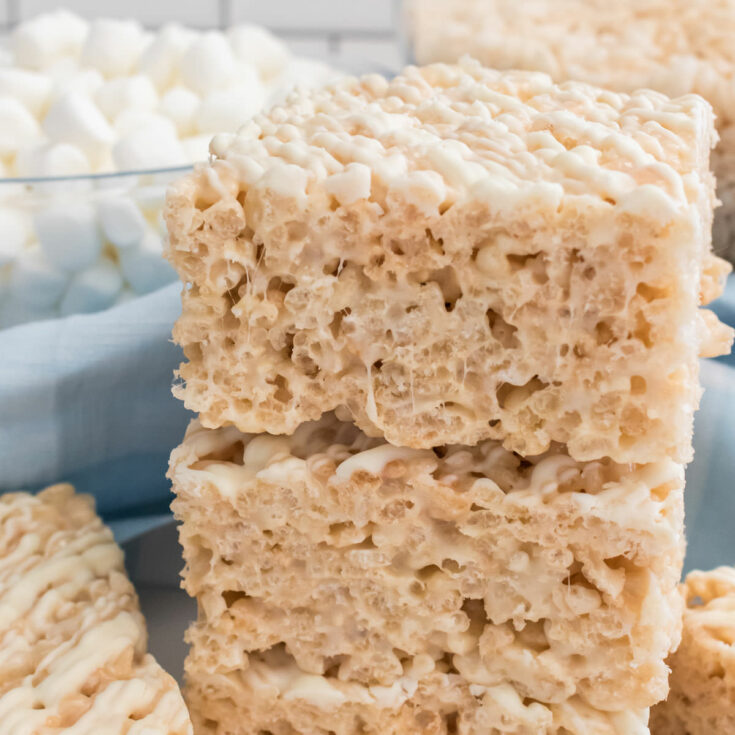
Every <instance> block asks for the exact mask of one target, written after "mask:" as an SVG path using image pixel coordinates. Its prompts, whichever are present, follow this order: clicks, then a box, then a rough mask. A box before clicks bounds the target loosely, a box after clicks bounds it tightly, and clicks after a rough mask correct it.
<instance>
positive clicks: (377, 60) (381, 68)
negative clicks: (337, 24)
mask: <svg viewBox="0 0 735 735" xmlns="http://www.w3.org/2000/svg"><path fill="white" fill-rule="evenodd" d="M338 59H339V60H341V61H342V63H343V66H344V67H345V68H347V69H348V70H349V71H352V72H354V73H357V74H360V73H367V72H370V71H376V72H380V73H381V74H392V73H395V72H397V71H400V69H401V68H402V67H403V66H405V63H406V60H405V58H404V55H403V52H402V50H401V48H400V46H399V44H398V43H396V42H395V41H390V40H386V41H381V40H376V41H374V40H372V39H364V40H363V39H352V38H346V39H344V40H343V41H342V42H341V43H340V49H339V56H338Z"/></svg>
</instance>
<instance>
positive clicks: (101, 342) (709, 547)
mask: <svg viewBox="0 0 735 735" xmlns="http://www.w3.org/2000/svg"><path fill="white" fill-rule="evenodd" d="M179 291H180V286H179V285H178V284H173V285H171V286H168V287H166V288H164V289H162V290H160V291H158V292H156V293H153V294H150V295H148V296H145V297H142V298H140V299H136V300H134V301H131V302H128V303H126V304H123V305H121V306H117V307H115V308H113V309H110V310H109V311H106V312H101V313H98V314H90V315H83V316H73V317H67V318H66V319H60V320H55V321H47V322H37V323H34V324H28V325H24V326H20V327H15V328H13V329H8V330H5V331H0V491H7V490H18V489H31V490H33V489H37V488H40V487H43V486H44V485H46V484H49V483H52V482H58V481H62V480H64V481H69V482H73V483H74V484H75V485H76V486H77V488H78V489H79V490H80V491H82V492H88V493H91V494H93V495H95V496H96V498H97V503H98V508H99V510H100V512H101V514H102V515H103V517H104V518H105V519H106V520H107V521H110V522H111V523H112V525H113V528H114V529H115V531H116V534H117V535H118V538H119V539H120V540H121V541H124V540H125V539H127V538H131V537H133V536H135V535H137V534H139V533H141V532H143V531H146V530H149V529H150V528H152V527H154V526H157V525H160V524H161V523H164V522H166V521H167V520H169V519H170V515H169V513H168V503H169V502H170V489H169V484H168V481H167V480H166V478H165V473H166V466H167V462H168V455H169V453H170V451H171V449H172V448H173V447H174V446H176V445H177V444H178V443H179V442H180V441H181V438H182V437H183V434H184V430H185V428H186V424H187V423H188V421H189V419H190V418H191V414H189V413H188V412H187V411H186V410H185V409H184V408H183V406H182V404H181V403H180V402H179V401H177V400H176V399H175V398H174V397H173V396H172V395H171V382H172V378H173V371H174V370H175V368H176V367H177V365H178V363H179V362H180V360H181V354H180V351H179V349H178V348H177V347H176V346H175V345H174V344H172V342H171V338H170V335H171V328H172V326H173V323H174V320H175V319H176V317H177V316H178V314H179V311H180V299H179ZM714 308H715V310H716V311H717V313H718V314H719V315H720V318H722V319H723V321H726V322H728V323H729V324H732V325H735V278H731V279H730V281H729V283H728V287H727V290H726V292H725V295H724V296H723V298H721V299H720V300H719V301H718V302H716V304H715V307H714ZM702 382H703V384H704V386H705V393H704V398H703V400H702V405H701V408H700V411H699V413H698V414H697V418H696V422H695V438H694V444H695V450H696V452H695V459H694V462H693V463H692V464H691V465H690V467H689V469H688V472H687V481H688V483H687V529H688V537H689V549H688V556H687V567H688V568H692V567H693V566H699V567H709V566H714V565H716V564H724V563H729V564H735V532H734V531H733V521H735V488H733V484H734V479H733V478H735V448H734V447H733V440H734V439H735V357H732V356H730V357H726V358H720V359H718V360H706V361H704V362H703V365H702Z"/></svg>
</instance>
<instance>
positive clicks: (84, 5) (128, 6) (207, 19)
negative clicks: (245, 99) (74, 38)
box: [0, 0, 220, 28]
mask: <svg viewBox="0 0 735 735" xmlns="http://www.w3.org/2000/svg"><path fill="white" fill-rule="evenodd" d="M14 2H15V3H16V5H17V8H18V15H19V18H18V19H17V20H24V19H26V18H31V17H33V16H34V15H37V14H38V13H44V12H47V11H49V10H55V9H57V8H62V7H63V8H67V9H69V10H72V11H74V12H76V13H79V14H80V15H83V16H84V17H86V18H96V17H97V18H98V17H112V18H136V19H137V20H139V21H140V22H141V23H143V24H144V25H146V26H150V27H155V26H159V25H162V24H163V23H166V22H167V21H171V20H175V21H178V22H179V23H183V24H185V25H190V26H195V27H198V28H209V27H217V26H218V25H219V22H220V0H188V1H187V2H182V1H181V0H125V2H119V1H118V2H112V1H111V0H64V2H58V1H57V2H53V0H14ZM6 3H7V0H0V4H1V5H2V6H3V9H5V5H6Z"/></svg>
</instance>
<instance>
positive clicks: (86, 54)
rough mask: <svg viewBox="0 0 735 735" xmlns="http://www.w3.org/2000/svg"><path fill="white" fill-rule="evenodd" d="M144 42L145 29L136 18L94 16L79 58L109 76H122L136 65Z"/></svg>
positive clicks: (84, 63)
mask: <svg viewBox="0 0 735 735" xmlns="http://www.w3.org/2000/svg"><path fill="white" fill-rule="evenodd" d="M145 44H146V35H145V32H144V31H143V27H142V26H141V25H140V23H138V22H136V21H133V20H113V19H110V18H106V19H101V20H95V21H94V22H93V23H92V25H91V26H90V29H89V34H88V35H87V40H86V42H85V44H84V48H83V49H82V56H81V62H82V64H83V65H84V66H91V67H93V68H94V69H97V70H99V71H100V72H101V73H102V74H103V75H104V76H106V77H108V78H110V77H120V76H124V75H125V74H129V73H130V72H131V70H132V69H133V68H134V67H135V65H136V63H137V61H138V58H139V57H140V55H141V53H142V51H143V48H144V46H145Z"/></svg>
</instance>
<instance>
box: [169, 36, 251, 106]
mask: <svg viewBox="0 0 735 735" xmlns="http://www.w3.org/2000/svg"><path fill="white" fill-rule="evenodd" d="M236 71H237V67H236V63H235V55H234V54H233V53H232V49H231V48H230V45H229V44H228V43H227V40H226V39H225V37H224V36H223V35H222V34H221V33H218V32H217V31H209V32H207V33H204V34H203V35H202V36H201V37H200V38H198V39H197V40H196V41H194V43H192V44H191V46H190V47H189V48H188V49H187V50H186V52H185V53H184V55H183V56H182V57H181V80H182V82H183V83H184V84H185V85H186V86H187V87H189V89H192V90H194V91H195V92H196V93H197V94H199V95H201V96H204V95H206V94H208V93H209V92H211V91H213V90H215V89H221V88H223V87H228V86H230V85H231V84H232V83H233V82H234V81H235V74H236Z"/></svg>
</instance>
